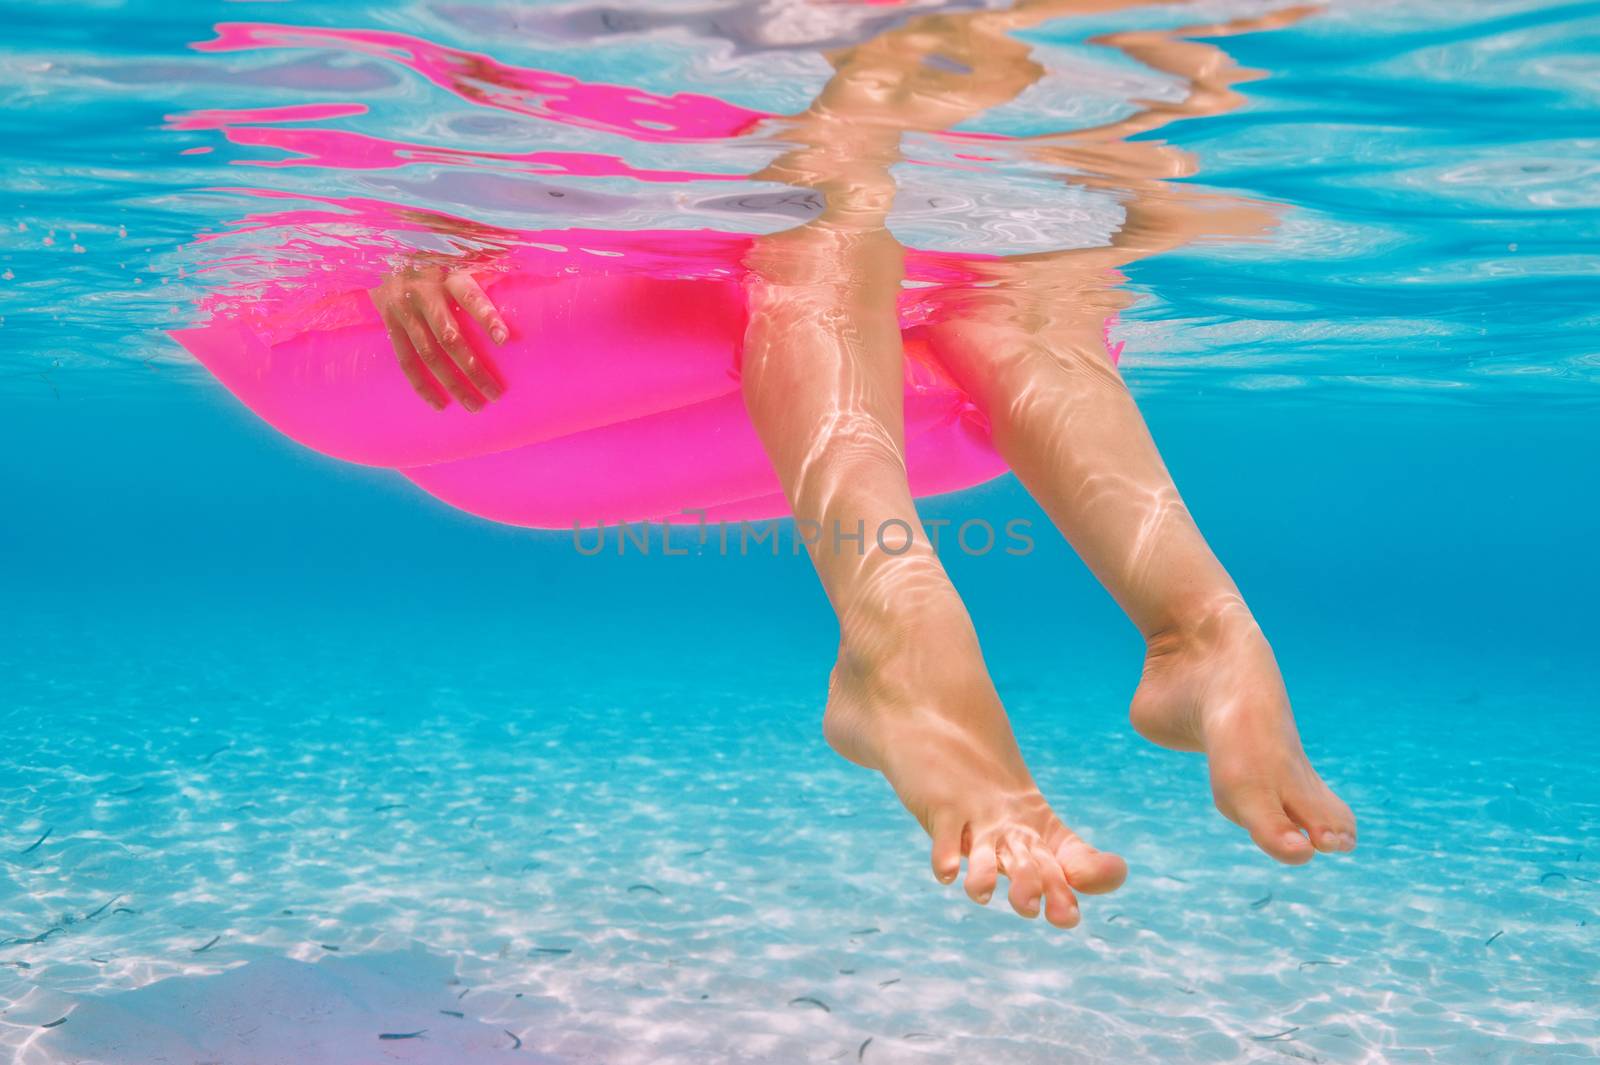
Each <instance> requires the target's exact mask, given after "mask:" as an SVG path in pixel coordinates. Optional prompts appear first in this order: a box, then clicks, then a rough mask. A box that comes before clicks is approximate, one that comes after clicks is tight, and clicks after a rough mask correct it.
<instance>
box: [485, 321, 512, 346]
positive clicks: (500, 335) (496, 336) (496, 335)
mask: <svg viewBox="0 0 1600 1065" xmlns="http://www.w3.org/2000/svg"><path fill="white" fill-rule="evenodd" d="M489 336H490V338H491V339H493V340H494V342H495V343H496V344H504V343H505V342H506V341H507V340H508V339H509V338H510V336H511V334H509V333H507V332H506V327H505V326H503V325H497V326H495V327H494V328H493V329H491V330H490V331H489Z"/></svg>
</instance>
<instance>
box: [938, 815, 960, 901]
mask: <svg viewBox="0 0 1600 1065" xmlns="http://www.w3.org/2000/svg"><path fill="white" fill-rule="evenodd" d="M965 828H966V825H965V824H963V823H962V821H961V819H960V818H957V817H948V818H938V817H936V818H934V821H933V875H934V878H935V879H937V880H938V881H939V883H941V884H950V883H954V881H955V878H956V877H957V876H959V875H960V874H961V834H962V830H963V829H965Z"/></svg>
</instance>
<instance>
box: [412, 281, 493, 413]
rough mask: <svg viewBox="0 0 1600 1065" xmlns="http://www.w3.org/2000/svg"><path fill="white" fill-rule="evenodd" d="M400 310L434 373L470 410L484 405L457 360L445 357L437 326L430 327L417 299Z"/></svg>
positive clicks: (452, 394) (423, 356) (418, 352)
mask: <svg viewBox="0 0 1600 1065" xmlns="http://www.w3.org/2000/svg"><path fill="white" fill-rule="evenodd" d="M399 314H400V324H401V325H402V326H404V327H405V331H406V336H408V337H410V338H411V346H412V347H414V348H416V349H417V355H418V357H419V358H421V359H422V362H423V365H425V366H426V367H427V368H428V371H429V372H430V373H432V374H433V376H434V379H435V380H437V381H438V382H439V383H440V384H441V385H443V386H444V389H445V391H447V392H449V393H450V395H451V396H452V397H454V398H455V400H456V402H458V403H460V404H461V406H462V407H464V408H466V409H467V410H468V411H477V410H480V409H482V407H483V398H482V397H481V396H479V395H478V393H477V390H476V389H474V388H473V387H472V386H471V385H470V384H468V383H467V379H466V378H465V377H462V376H461V371H460V370H458V369H456V365H455V363H453V362H452V361H450V359H448V358H446V357H445V354H444V351H443V350H442V349H441V348H440V347H439V345H438V342H437V341H435V340H434V339H433V330H431V329H429V328H428V323H427V322H426V321H424V320H423V318H422V316H421V315H420V314H418V313H417V311H416V306H415V303H414V302H408V303H407V304H406V305H405V306H403V307H402V308H401V310H400V312H399Z"/></svg>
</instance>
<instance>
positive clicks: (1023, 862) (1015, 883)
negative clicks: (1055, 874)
mask: <svg viewBox="0 0 1600 1065" xmlns="http://www.w3.org/2000/svg"><path fill="white" fill-rule="evenodd" d="M1000 860H1001V865H1002V867H1003V868H1004V869H1005V874H1006V879H1008V880H1010V881H1011V890H1010V891H1009V892H1008V893H1007V895H1006V898H1007V900H1008V901H1009V902H1010V903H1011V908H1012V909H1013V910H1016V911H1017V913H1019V914H1021V915H1022V916H1023V917H1028V918H1033V917H1037V916H1039V899H1040V898H1041V897H1042V896H1043V895H1044V884H1043V883H1042V882H1041V880H1040V874H1039V865H1038V863H1037V862H1035V861H1034V860H1033V848H1032V847H1030V846H1029V845H1028V843H1027V842H1026V841H1024V840H1008V841H1007V842H1006V843H1005V844H1004V845H1003V846H1002V847H1001V853H1000Z"/></svg>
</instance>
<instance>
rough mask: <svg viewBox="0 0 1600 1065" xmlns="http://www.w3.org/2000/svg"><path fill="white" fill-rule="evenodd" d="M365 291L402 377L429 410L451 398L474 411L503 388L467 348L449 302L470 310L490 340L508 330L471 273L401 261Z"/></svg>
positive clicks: (441, 406)
mask: <svg viewBox="0 0 1600 1065" xmlns="http://www.w3.org/2000/svg"><path fill="white" fill-rule="evenodd" d="M370 295H371V297H372V303H373V306H375V307H377V308H378V315H379V317H381V318H382V319H383V327H384V329H386V330H387V331H388V333H389V343H391V344H393V345H394V353H395V355H397V356H398V357H399V359H400V369H402V370H404V371H405V375H406V380H408V381H410V382H411V387H412V388H414V389H416V390H417V394H418V395H419V396H421V397H422V398H423V399H425V400H427V401H428V403H429V404H431V405H432V406H433V408H434V409H435V410H443V409H444V408H445V407H448V406H449V405H450V400H451V398H454V399H455V400H456V401H457V402H458V403H460V404H461V406H462V407H463V408H465V409H466V410H468V411H473V412H476V411H479V410H482V409H483V406H484V404H486V403H489V402H492V401H493V400H497V399H499V398H500V397H501V396H502V395H504V394H505V390H506V389H505V385H504V383H502V381H501V380H500V374H499V372H498V371H497V370H496V369H495V367H494V364H493V363H491V362H490V361H489V360H488V359H487V358H485V357H484V356H482V355H480V354H478V353H477V352H475V351H473V350H472V345H470V344H469V343H467V338H466V336H465V335H463V333H462V331H461V326H460V325H459V324H458V323H457V321H456V311H455V310H454V309H452V306H451V304H452V303H454V304H455V305H456V306H457V307H459V309H461V310H464V311H466V312H467V314H469V315H471V316H472V318H473V320H475V321H476V322H477V323H478V324H479V325H481V326H483V329H484V332H486V333H488V334H489V338H490V339H491V340H493V341H494V342H495V343H496V344H504V343H505V342H506V340H507V339H508V338H509V337H510V336H511V332H510V330H508V329H507V328H506V323H505V322H504V321H503V320H502V319H501V317H500V313H499V312H498V311H496V310H495V307H494V304H493V303H492V302H490V300H489V297H488V296H487V295H485V294H484V291H483V289H482V288H480V287H479V285H478V283H477V282H476V281H474V280H473V279H472V275H471V274H469V273H467V272H466V271H464V270H459V271H455V272H446V271H445V270H444V268H443V267H439V266H420V265H419V266H406V267H402V268H400V269H399V270H397V271H395V272H394V273H393V274H391V275H389V276H388V277H387V278H385V279H384V282H383V284H381V285H379V286H378V287H377V288H375V289H373V290H372V292H371V293H370Z"/></svg>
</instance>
